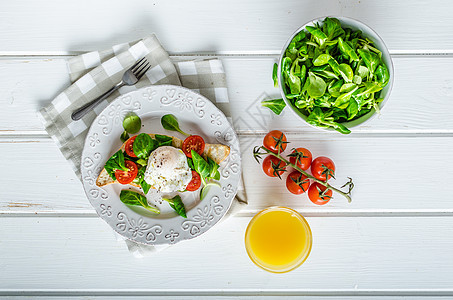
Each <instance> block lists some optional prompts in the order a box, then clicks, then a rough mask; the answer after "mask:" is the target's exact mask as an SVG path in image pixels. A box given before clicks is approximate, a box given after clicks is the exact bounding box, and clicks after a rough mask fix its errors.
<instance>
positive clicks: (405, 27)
mask: <svg viewBox="0 0 453 300" xmlns="http://www.w3.org/2000/svg"><path fill="white" fill-rule="evenodd" d="M451 5H452V4H451V2H449V1H446V0H436V1H431V2H430V5H429V6H428V7H427V6H426V2H425V1H423V0H414V1H411V4H410V5H408V4H407V3H406V2H403V1H391V0H385V1H384V0H383V1H378V2H376V1H372V0H362V1H346V0H342V1H335V2H332V1H329V0H322V1H316V2H313V1H308V0H305V1H299V0H297V1H294V0H293V1H260V0H253V1H241V0H233V1H228V2H215V3H213V2H212V1H209V0H197V1H190V2H188V1H178V0H172V1H168V0H165V1H144V2H143V1H142V2H137V1H135V2H134V5H128V6H125V5H124V3H123V2H122V1H119V0H115V1H96V2H93V1H89V0H81V1H77V2H61V1H55V0H53V1H46V2H45V3H37V2H36V1H32V0H21V1H9V2H7V3H3V5H2V13H1V18H0V27H1V28H2V29H3V30H1V32H0V40H1V41H2V44H1V46H0V51H1V52H2V53H11V52H12V53H21V52H23V53H42V52H46V51H51V52H57V53H67V51H87V50H94V49H102V48H105V47H110V46H111V45H113V44H115V43H123V42H128V41H132V40H135V39H138V38H141V37H143V36H145V35H147V34H149V33H151V32H155V33H156V34H157V35H158V37H159V38H160V40H161V41H162V43H163V45H164V46H165V47H166V49H168V50H169V51H171V52H173V53H187V52H189V53H194V52H201V51H208V52H237V51H239V52H247V51H251V52H257V51H263V52H269V51H271V52H273V53H276V52H280V49H281V47H282V46H283V45H284V43H285V41H286V39H287V38H288V37H289V36H290V35H291V34H292V33H293V32H294V31H295V30H296V29H297V28H299V27H300V26H301V25H303V24H304V23H306V22H307V21H309V20H311V19H313V18H315V17H320V16H325V15H341V16H349V17H352V18H355V19H359V20H362V21H363V22H365V23H367V24H368V25H369V26H371V27H372V28H373V29H374V30H375V31H376V32H378V33H379V34H380V35H381V36H382V38H383V39H384V41H385V42H386V43H387V44H388V47H389V48H390V49H391V50H415V49H417V50H420V51H426V50H437V51H446V50H448V49H450V50H451V49H452V48H453V39H451V38H446V37H451V30H450V29H451V28H453V20H452V18H451V16H450V13H451V10H452V7H451ZM106 9H108V13H105V14H103V15H102V18H99V12H100V11H104V10H106ZM75 12H76V13H75ZM402 12H404V13H402ZM38 16H39V17H38ZM33 18H36V20H37V21H36V22H33V26H30V24H31V23H30V20H33ZM113 24H114V26H115V28H116V30H115V34H112V25H113ZM18 37H20V38H18Z"/></svg>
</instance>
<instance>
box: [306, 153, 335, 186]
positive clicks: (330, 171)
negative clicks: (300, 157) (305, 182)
mask: <svg viewBox="0 0 453 300" xmlns="http://www.w3.org/2000/svg"><path fill="white" fill-rule="evenodd" d="M311 174H313V176H314V177H315V178H316V179H319V180H323V181H326V180H329V179H330V178H335V164H334V163H333V161H332V160H331V159H330V158H328V157H325V156H320V157H317V158H315V159H314V160H313V162H312V163H311Z"/></svg>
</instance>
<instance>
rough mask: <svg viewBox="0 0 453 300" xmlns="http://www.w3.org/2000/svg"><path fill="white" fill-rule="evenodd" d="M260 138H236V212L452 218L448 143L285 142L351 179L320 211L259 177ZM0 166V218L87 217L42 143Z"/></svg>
mask: <svg viewBox="0 0 453 300" xmlns="http://www.w3.org/2000/svg"><path fill="white" fill-rule="evenodd" d="M262 138H263V136H257V137H241V141H240V142H241V146H242V149H243V153H242V161H243V170H244V179H245V185H246V187H247V195H248V200H249V203H250V204H249V206H248V207H247V208H245V209H244V211H243V213H247V214H250V213H255V212H256V211H258V210H261V209H263V208H264V207H267V206H270V205H276V204H281V205H288V206H291V207H296V208H297V209H300V210H302V211H303V212H305V213H309V214H310V215H325V214H337V215H338V214H350V213H352V214H361V213H366V214H386V213H402V214H419V213H430V214H435V215H436V214H453V202H452V201H451V199H450V197H448V196H446V195H449V186H450V182H451V178H452V177H453V169H452V168H451V166H452V165H453V158H452V156H451V155H450V152H451V149H452V147H453V139H451V138H450V137H418V138H413V137H364V136H360V137H358V136H356V137H354V136H350V137H343V136H335V137H331V136H316V135H305V134H297V135H296V134H291V135H288V139H289V141H290V142H291V144H290V145H289V147H290V148H291V147H299V146H302V147H306V148H308V149H310V150H311V152H312V153H313V156H314V157H317V156H328V157H331V158H332V159H333V160H334V161H335V164H336V168H337V171H336V175H337V179H338V180H337V181H336V183H335V185H336V186H341V185H342V184H343V183H344V182H345V181H346V180H347V177H348V176H350V177H352V178H353V179H354V182H355V185H356V187H355V189H354V192H353V202H352V203H351V204H349V203H347V201H346V199H344V198H343V197H342V196H339V195H338V196H336V197H334V199H333V200H332V201H330V202H329V203H328V204H327V205H324V206H322V207H319V206H316V205H314V204H312V203H311V202H310V201H309V199H308V197H307V196H306V195H305V194H304V195H301V196H295V195H292V194H290V193H289V192H287V190H286V187H285V184H284V182H281V181H280V180H279V179H277V178H270V177H267V176H266V175H264V173H263V172H262V171H261V166H260V165H258V164H257V163H256V162H255V160H254V158H253V155H252V150H251V149H252V148H253V146H255V145H258V144H260V143H261V142H262ZM12 154H14V159H11V157H12V156H11V155H12ZM0 165H1V166H2V167H3V168H4V169H5V170H7V171H5V172H1V173H0V182H2V189H0V213H19V214H20V213H57V214H58V213H77V214H83V213H92V208H91V206H90V204H89V203H88V201H87V200H86V199H85V195H84V192H83V189H82V186H81V184H80V182H79V181H78V179H77V178H76V177H75V175H74V174H73V172H72V169H71V168H70V166H69V164H68V163H67V162H66V161H65V160H64V158H63V156H62V155H61V154H60V153H59V150H58V149H57V147H56V146H55V145H54V144H53V142H52V141H51V140H50V139H44V140H40V141H39V142H33V143H28V142H16V143H0ZM283 178H284V179H285V176H284V177H283ZM333 182H335V181H333Z"/></svg>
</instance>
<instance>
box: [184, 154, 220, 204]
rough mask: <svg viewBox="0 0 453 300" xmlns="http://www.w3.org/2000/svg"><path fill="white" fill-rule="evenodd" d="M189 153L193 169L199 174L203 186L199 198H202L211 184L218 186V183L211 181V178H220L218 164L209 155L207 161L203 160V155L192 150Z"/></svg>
mask: <svg viewBox="0 0 453 300" xmlns="http://www.w3.org/2000/svg"><path fill="white" fill-rule="evenodd" d="M191 153H192V161H193V166H194V170H195V171H196V172H197V173H198V174H200V177H201V182H202V183H203V188H202V189H201V191H200V200H203V198H204V196H205V195H206V194H207V191H208V189H209V188H210V186H211V185H217V186H220V185H219V184H218V183H215V182H212V181H211V180H212V179H214V180H219V179H220V173H219V165H218V164H217V163H216V162H215V161H213V160H212V159H211V158H209V157H208V161H205V160H204V158H203V157H201V156H200V155H199V154H198V153H197V152H195V151H193V150H192V152H191Z"/></svg>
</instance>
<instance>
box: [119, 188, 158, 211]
mask: <svg viewBox="0 0 453 300" xmlns="http://www.w3.org/2000/svg"><path fill="white" fill-rule="evenodd" d="M120 200H121V202H123V203H124V204H127V205H132V206H141V207H144V208H146V209H147V210H149V211H152V212H153V213H156V214H160V210H159V209H158V208H157V207H155V206H151V205H149V204H148V200H146V197H145V196H143V195H142V194H140V193H137V192H134V191H130V190H122V191H121V193H120Z"/></svg>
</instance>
